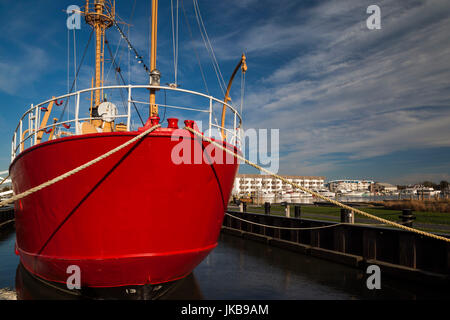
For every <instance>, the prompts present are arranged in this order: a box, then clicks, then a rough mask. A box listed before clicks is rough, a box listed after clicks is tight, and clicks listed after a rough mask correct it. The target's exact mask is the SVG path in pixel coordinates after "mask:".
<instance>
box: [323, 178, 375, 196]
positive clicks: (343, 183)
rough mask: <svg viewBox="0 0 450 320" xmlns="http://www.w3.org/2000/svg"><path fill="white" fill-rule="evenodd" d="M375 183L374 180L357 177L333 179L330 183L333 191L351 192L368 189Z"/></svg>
mask: <svg viewBox="0 0 450 320" xmlns="http://www.w3.org/2000/svg"><path fill="white" fill-rule="evenodd" d="M372 184H374V181H372V180H356V179H342V180H333V181H330V182H329V183H328V185H329V188H330V191H333V192H338V191H339V192H342V193H346V192H351V191H368V190H369V189H370V186H371V185H372Z"/></svg>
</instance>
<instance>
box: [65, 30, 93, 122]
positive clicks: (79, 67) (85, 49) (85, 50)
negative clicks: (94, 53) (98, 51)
mask: <svg viewBox="0 0 450 320" xmlns="http://www.w3.org/2000/svg"><path fill="white" fill-rule="evenodd" d="M93 34H94V30H92V31H91V35H90V36H89V40H88V43H87V44H86V47H85V48H84V52H83V56H82V57H81V61H80V64H79V65H78V69H77V72H76V74H75V79H74V80H73V82H72V87H71V88H70V90H69V92H68V93H72V90H73V88H74V86H75V81H76V79H77V78H78V74H79V73H80V69H81V66H82V65H83V62H84V58H85V57H86V53H87V49H88V48H89V44H90V43H91V40H92V35H93ZM68 102H69V98H67V99H66V100H65V103H64V108H63V110H62V111H61V115H60V117H59V119H62V118H63V117H64V113H65V112H66V109H67V105H68Z"/></svg>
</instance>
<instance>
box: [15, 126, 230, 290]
mask: <svg viewBox="0 0 450 320" xmlns="http://www.w3.org/2000/svg"><path fill="white" fill-rule="evenodd" d="M173 132H174V129H171V128H164V129H163V128H161V129H157V130H156V131H154V132H152V133H151V134H149V135H148V136H147V137H145V138H144V139H142V140H141V141H139V142H137V143H135V144H133V145H131V146H128V147H127V148H125V149H123V150H121V151H119V152H118V153H116V154H114V155H112V156H111V157H109V158H107V159H105V160H102V161H101V162H99V163H97V164H95V165H93V166H92V167H89V168H87V169H85V170H83V171H81V172H79V173H77V174H75V175H73V176H71V177H69V178H67V179H65V180H63V181H60V182H58V183H56V184H54V185H52V186H50V187H48V188H46V189H44V190H41V191H38V192H36V193H34V194H32V195H30V196H28V197H26V198H23V199H22V200H21V206H19V204H18V203H16V231H17V233H16V234H17V249H18V252H19V254H20V259H21V262H22V264H23V265H24V266H25V268H26V269H27V270H28V271H30V272H32V273H34V274H36V275H38V276H40V277H42V278H44V279H46V280H51V281H57V282H66V280H67V278H68V276H70V275H69V274H67V273H66V270H67V267H68V266H69V265H72V264H75V265H78V266H79V267H80V269H81V282H82V285H83V286H91V287H112V286H123V285H143V284H149V283H150V284H156V283H162V282H167V281H172V280H176V279H179V278H182V277H184V276H186V275H187V274H189V273H190V272H191V271H192V270H193V269H194V268H195V267H196V266H197V265H198V264H199V263H200V262H201V261H202V260H203V259H204V258H205V257H206V256H207V255H208V253H209V252H210V251H211V250H212V249H213V248H214V247H215V246H216V245H217V239H218V236H219V232H220V228H221V224H222V220H223V216H224V211H225V209H226V206H227V202H228V199H229V196H230V192H231V189H232V186H233V182H234V178H235V175H236V172H237V169H238V164H237V162H234V163H232V164H213V165H209V164H207V163H202V164H180V165H176V164H174V163H173V162H172V160H171V153H172V148H173V146H175V145H176V144H177V143H178V141H171V135H172V133H173ZM137 134H138V133H137V132H126V133H122V132H116V133H101V134H89V135H82V136H74V137H67V138H62V139H58V140H54V141H51V142H45V143H42V144H40V145H37V146H34V147H32V148H29V149H27V150H25V151H24V152H22V153H21V154H20V155H19V156H18V157H17V158H16V159H15V160H14V162H13V163H12V164H11V167H10V173H11V178H12V181H13V188H14V192H15V193H16V194H18V193H21V192H23V191H25V190H28V189H29V188H32V187H34V186H37V185H39V184H41V183H43V182H45V181H47V180H50V179H52V178H54V177H57V176H59V175H61V174H63V173H65V172H67V171H69V170H72V169H73V168H76V167H78V166H80V165H81V164H84V163H86V162H88V161H90V160H92V159H94V158H96V157H98V156H100V155H102V154H104V153H105V152H107V151H109V150H111V149H113V148H115V147H117V146H119V145H121V144H122V143H124V142H126V141H127V140H129V139H131V138H133V137H134V136H136V135H137ZM180 135H182V136H185V137H190V138H189V141H190V142H189V143H191V144H192V145H193V144H195V143H196V144H198V143H200V142H199V141H198V140H194V139H193V138H192V135H191V134H190V133H189V132H187V131H186V130H178V131H177V135H176V136H180ZM207 145H208V143H206V142H203V146H207ZM228 148H230V149H232V147H231V146H228ZM191 158H192V161H193V159H194V155H192V157H191Z"/></svg>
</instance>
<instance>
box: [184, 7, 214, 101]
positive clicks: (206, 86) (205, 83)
mask: <svg viewBox="0 0 450 320" xmlns="http://www.w3.org/2000/svg"><path fill="white" fill-rule="evenodd" d="M181 9H182V10H183V16H184V22H185V23H186V26H187V28H188V31H189V36H190V38H191V41H192V42H194V37H193V35H192V30H191V25H190V23H189V20H188V18H187V14H186V10H185V9H184V3H183V0H181ZM192 47H193V49H194V53H195V57H196V58H197V63H198V66H199V68H200V73H201V75H202V79H203V84H204V85H205V89H206V93H207V94H208V95H210V93H209V89H208V84H207V82H206V78H205V74H204V72H203V67H202V63H201V61H200V56H199V55H198V52H197V49H196V48H195V45H194V46H192Z"/></svg>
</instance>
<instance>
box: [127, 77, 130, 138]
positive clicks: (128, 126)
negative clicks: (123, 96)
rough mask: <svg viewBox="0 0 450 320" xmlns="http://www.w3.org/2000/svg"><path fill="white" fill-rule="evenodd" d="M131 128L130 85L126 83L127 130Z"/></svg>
mask: <svg viewBox="0 0 450 320" xmlns="http://www.w3.org/2000/svg"><path fill="white" fill-rule="evenodd" d="M130 130H131V85H128V118H127V131H130Z"/></svg>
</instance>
